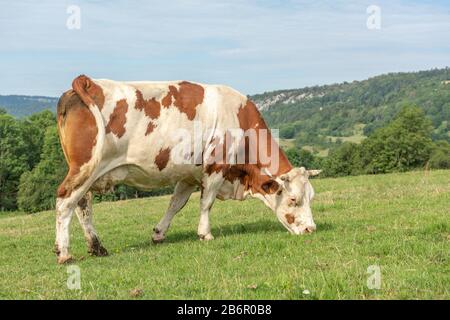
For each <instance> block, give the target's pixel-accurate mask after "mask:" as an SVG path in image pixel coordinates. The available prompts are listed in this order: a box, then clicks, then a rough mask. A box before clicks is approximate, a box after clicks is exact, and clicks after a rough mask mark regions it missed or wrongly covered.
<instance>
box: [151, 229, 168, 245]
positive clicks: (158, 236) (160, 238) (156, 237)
mask: <svg viewBox="0 0 450 320" xmlns="http://www.w3.org/2000/svg"><path fill="white" fill-rule="evenodd" d="M164 239H166V237H165V236H164V234H163V233H162V232H159V233H158V232H155V233H154V234H153V236H152V242H153V243H154V244H158V243H163V242H164Z"/></svg>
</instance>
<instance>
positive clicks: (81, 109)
mask: <svg viewBox="0 0 450 320" xmlns="http://www.w3.org/2000/svg"><path fill="white" fill-rule="evenodd" d="M57 119H58V132H59V136H60V141H61V146H62V149H63V152H64V156H65V158H66V161H67V164H68V166H69V172H68V174H67V176H66V178H65V179H64V181H63V182H62V183H61V185H60V186H59V187H58V190H57V195H58V197H67V196H69V195H70V194H71V192H72V190H73V189H75V188H76V187H77V186H79V185H81V184H82V183H83V182H84V181H85V180H86V179H87V177H84V176H79V173H80V168H81V167H82V166H83V165H84V164H85V163H87V162H88V161H89V160H90V159H91V157H92V151H93V149H94V146H95V144H96V139H97V133H98V129H97V124H96V122H95V118H94V116H93V114H92V113H91V112H90V111H89V108H88V107H87V106H86V104H85V103H84V102H83V101H82V99H81V98H80V96H79V95H78V94H77V93H76V92H75V91H74V90H69V91H67V92H65V93H64V94H63V95H62V96H61V98H60V99H59V101H58V108H57Z"/></svg>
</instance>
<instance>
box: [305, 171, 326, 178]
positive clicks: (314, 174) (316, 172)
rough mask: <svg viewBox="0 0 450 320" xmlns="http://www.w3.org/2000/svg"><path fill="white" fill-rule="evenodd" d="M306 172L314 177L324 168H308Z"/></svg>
mask: <svg viewBox="0 0 450 320" xmlns="http://www.w3.org/2000/svg"><path fill="white" fill-rule="evenodd" d="M306 172H307V173H308V177H314V176H317V175H318V174H319V173H321V172H322V170H307V171H306Z"/></svg>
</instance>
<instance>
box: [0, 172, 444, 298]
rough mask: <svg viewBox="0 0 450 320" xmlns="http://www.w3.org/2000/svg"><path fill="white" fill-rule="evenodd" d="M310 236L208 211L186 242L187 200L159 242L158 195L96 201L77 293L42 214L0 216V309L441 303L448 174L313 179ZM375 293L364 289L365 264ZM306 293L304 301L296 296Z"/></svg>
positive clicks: (260, 214)
mask: <svg viewBox="0 0 450 320" xmlns="http://www.w3.org/2000/svg"><path fill="white" fill-rule="evenodd" d="M313 185H314V187H315V189H316V193H317V196H316V201H315V203H314V206H313V211H314V214H315V220H316V223H317V226H318V231H317V232H316V233H315V234H312V235H307V236H292V235H289V234H288V233H287V232H286V230H285V229H284V228H283V227H282V226H281V224H279V223H278V221H277V220H276V217H275V216H274V215H273V214H272V213H271V212H270V211H269V210H268V209H266V208H265V207H264V206H263V205H262V204H261V203H260V202H258V201H256V200H247V201H245V202H234V201H227V202H221V201H217V202H216V204H215V206H214V208H213V211H212V226H213V230H212V231H213V234H214V235H215V237H216V239H215V240H213V241H211V242H200V241H199V240H197V237H196V228H197V222H198V194H195V195H194V196H193V198H192V199H191V200H190V201H189V203H188V205H187V206H186V207H185V208H184V210H183V211H182V212H181V213H180V214H179V215H178V216H177V217H176V218H175V220H174V222H173V224H172V228H171V229H170V230H169V233H168V237H167V241H166V242H165V243H164V244H162V245H153V244H151V241H150V235H151V233H152V228H153V226H154V225H155V224H156V223H157V221H158V220H159V218H160V217H161V215H162V214H163V212H164V210H165V208H166V206H167V204H168V201H169V197H168V196H163V197H157V198H148V199H139V200H131V201H121V202H114V203H101V204H97V205H95V207H94V210H95V214H94V219H95V222H96V226H97V229H98V231H99V234H100V236H101V237H102V239H103V242H104V245H105V247H106V248H107V249H108V250H109V252H110V256H109V257H105V258H94V257H90V256H87V254H86V248H85V243H84V239H83V236H82V233H81V230H80V227H79V226H78V222H77V221H76V218H75V219H74V220H73V221H72V229H71V234H72V254H73V255H74V256H75V257H76V258H77V261H76V262H75V265H77V266H78V267H79V268H80V270H81V290H69V289H67V286H66V283H67V277H68V274H67V267H66V266H60V265H57V264H56V259H55V256H54V254H53V253H52V248H53V242H54V224H55V223H54V213H53V212H51V211H48V212H41V213H38V214H34V215H25V214H17V213H16V214H1V217H0V274H1V277H0V298H2V299H11V298H18V299H29V298H30V299H66V298H69V299H78V298H80V299H108V298H112V299H117V298H124V299H178V298H185V299H200V298H204V299H214V298H215V299H241V298H242V299H255V298H262V299H348V298H351V299H396V298H400V299H424V298H429V299H450V264H449V252H450V170H447V171H442V170H441V171H432V172H410V173H403V174H388V175H377V176H358V177H345V178H338V179H315V180H314V181H313ZM372 265H376V266H379V267H380V270H381V288H380V289H378V290H376V289H369V288H368V287H367V278H368V277H369V276H370V274H368V273H367V269H368V267H369V266H372ZM305 290H308V291H309V294H308V292H307V291H305Z"/></svg>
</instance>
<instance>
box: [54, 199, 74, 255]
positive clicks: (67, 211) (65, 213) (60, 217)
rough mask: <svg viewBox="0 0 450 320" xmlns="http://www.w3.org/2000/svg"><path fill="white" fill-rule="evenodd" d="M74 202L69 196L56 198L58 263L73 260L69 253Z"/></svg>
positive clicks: (56, 250)
mask: <svg viewBox="0 0 450 320" xmlns="http://www.w3.org/2000/svg"><path fill="white" fill-rule="evenodd" d="M75 205H76V202H75V203H74V202H73V201H71V199H69V198H57V199H56V241H55V252H56V255H57V257H58V263H60V264H62V263H66V262H70V261H71V260H72V256H71V255H70V254H69V225H70V220H71V219H72V214H73V211H74V207H75Z"/></svg>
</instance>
